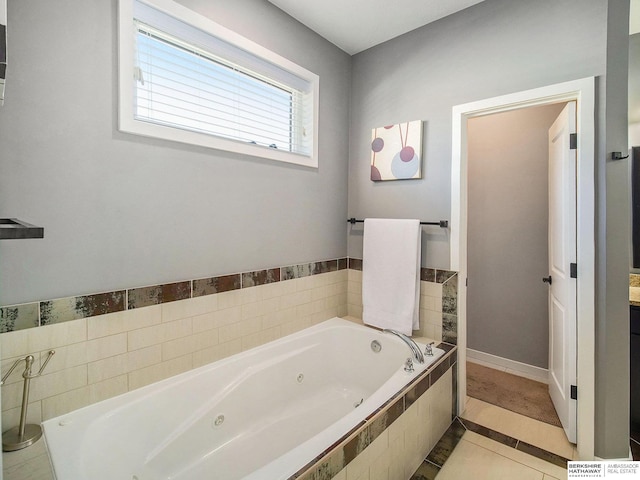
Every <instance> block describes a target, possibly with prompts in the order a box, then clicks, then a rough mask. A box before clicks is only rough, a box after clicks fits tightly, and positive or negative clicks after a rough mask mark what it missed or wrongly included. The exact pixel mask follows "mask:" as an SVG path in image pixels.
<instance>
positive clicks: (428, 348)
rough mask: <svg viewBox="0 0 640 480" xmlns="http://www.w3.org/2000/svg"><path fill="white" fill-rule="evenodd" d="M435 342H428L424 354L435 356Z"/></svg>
mask: <svg viewBox="0 0 640 480" xmlns="http://www.w3.org/2000/svg"><path fill="white" fill-rule="evenodd" d="M434 343H435V342H431V343H427V345H426V346H425V347H424V354H425V355H426V356H428V357H433V344H434Z"/></svg>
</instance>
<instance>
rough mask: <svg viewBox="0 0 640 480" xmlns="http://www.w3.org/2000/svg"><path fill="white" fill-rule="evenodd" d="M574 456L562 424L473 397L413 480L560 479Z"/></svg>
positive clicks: (564, 476) (575, 455)
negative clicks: (545, 420) (555, 423)
mask: <svg viewBox="0 0 640 480" xmlns="http://www.w3.org/2000/svg"><path fill="white" fill-rule="evenodd" d="M574 458H577V452H576V449H575V446H574V445H572V444H571V443H569V441H568V440H567V439H566V437H565V435H564V432H563V430H562V429H561V428H559V427H554V426H552V425H548V424H546V423H543V422H539V421H537V420H533V419H531V418H529V417H525V416H523V415H519V414H517V413H514V412H511V411H509V410H505V409H503V408H500V407H497V406H495V405H491V404H488V403H485V402H482V401H480V400H477V399H475V398H469V397H468V398H467V407H466V409H465V412H464V414H463V417H462V418H461V419H456V420H455V421H454V422H453V423H452V425H451V427H450V428H449V430H448V431H447V433H446V434H445V435H444V436H443V438H442V439H441V440H440V442H438V445H436V447H435V448H434V450H433V451H432V452H431V453H430V454H429V456H428V457H427V459H426V460H425V462H424V463H423V464H422V465H421V466H420V468H419V469H418V470H417V471H416V473H415V474H414V475H413V477H412V480H433V479H435V478H436V477H437V480H453V479H462V478H473V479H474V480H500V479H512V478H518V480H528V479H532V480H533V479H535V480H553V479H558V480H559V479H565V478H567V470H566V462H567V460H572V459H574Z"/></svg>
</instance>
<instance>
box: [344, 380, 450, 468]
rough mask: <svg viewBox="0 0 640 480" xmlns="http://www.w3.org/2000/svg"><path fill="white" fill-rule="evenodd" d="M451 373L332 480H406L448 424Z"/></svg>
mask: <svg viewBox="0 0 640 480" xmlns="http://www.w3.org/2000/svg"><path fill="white" fill-rule="evenodd" d="M451 376H452V373H451V369H449V371H448V372H447V373H445V374H444V375H442V377H440V379H439V380H438V381H437V382H436V383H435V384H434V385H433V386H432V387H431V388H430V389H429V390H427V391H426V392H425V393H424V394H423V395H422V396H421V397H420V398H419V399H418V400H417V401H416V402H415V403H414V404H413V405H411V407H409V408H408V409H407V410H406V411H405V413H403V414H402V415H401V416H400V417H399V418H398V419H397V420H396V421H395V422H394V423H393V424H391V426H390V427H389V428H388V429H386V430H385V431H384V432H383V433H382V434H381V435H380V436H378V438H376V439H375V440H374V441H373V442H372V443H371V445H369V446H368V447H367V448H366V449H364V450H363V451H362V453H360V455H358V456H357V457H356V458H355V459H354V460H353V461H352V462H351V463H349V465H347V466H346V467H345V468H344V469H343V470H342V471H341V472H340V473H338V475H336V476H335V477H334V480H388V479H407V478H410V477H411V476H412V475H413V473H414V472H415V471H416V469H417V468H418V466H419V465H420V463H422V461H424V459H425V458H426V457H427V455H428V454H429V452H430V451H431V449H432V448H433V447H434V446H435V444H436V443H437V442H438V440H439V439H440V437H442V435H443V434H444V432H445V431H446V430H447V428H448V427H449V425H450V424H451V405H452V402H451V396H452V378H451Z"/></svg>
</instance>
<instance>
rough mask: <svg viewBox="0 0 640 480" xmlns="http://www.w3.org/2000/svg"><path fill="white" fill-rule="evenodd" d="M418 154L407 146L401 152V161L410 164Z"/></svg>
mask: <svg viewBox="0 0 640 480" xmlns="http://www.w3.org/2000/svg"><path fill="white" fill-rule="evenodd" d="M415 154H416V152H415V150H414V149H413V147H409V146H406V147H404V148H403V149H402V150H400V160H402V161H403V162H410V161H411V160H413V157H414V156H415Z"/></svg>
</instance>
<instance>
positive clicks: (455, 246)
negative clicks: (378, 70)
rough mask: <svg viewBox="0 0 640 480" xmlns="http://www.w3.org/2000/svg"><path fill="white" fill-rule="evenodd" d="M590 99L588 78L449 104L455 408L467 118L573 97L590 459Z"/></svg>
mask: <svg viewBox="0 0 640 480" xmlns="http://www.w3.org/2000/svg"><path fill="white" fill-rule="evenodd" d="M594 99H595V82H594V79H593V78H587V79H581V80H576V81H571V82H566V83H562V84H556V85H551V86H547V87H542V88H538V89H534V90H527V91H523V92H518V93H515V94H510V95H505V96H501V97H494V98H491V99H486V100H481V101H478V102H473V103H468V104H464V105H458V106H455V107H453V112H452V114H453V122H452V176H451V182H452V184H451V192H452V194H451V195H452V196H451V206H452V208H451V269H452V270H457V271H458V272H459V280H458V281H459V285H458V292H459V296H458V312H459V318H458V347H459V360H460V361H459V367H458V368H459V385H458V409H459V410H458V413H461V412H462V411H464V409H465V407H466V358H467V350H466V349H467V346H468V345H467V334H468V326H467V289H466V281H467V277H468V263H467V261H468V257H467V253H468V252H467V242H468V238H467V234H468V231H467V228H468V211H467V205H468V176H467V175H468V144H467V133H468V132H467V120H468V119H470V118H474V117H479V116H484V115H489V114H492V113H498V112H507V111H511V110H516V109H520V108H525V107H531V106H541V105H549V104H554V103H559V102H567V101H571V100H575V101H576V105H577V126H578V131H579V132H580V134H579V135H578V139H577V164H578V166H577V182H576V187H577V190H576V193H577V219H578V221H577V241H576V248H577V263H578V265H580V276H579V278H578V279H577V281H576V291H577V298H578V302H577V318H578V323H577V355H576V360H577V366H578V368H577V370H578V378H577V385H578V387H579V389H580V399H581V401H580V402H579V403H578V405H577V421H578V425H580V428H579V429H578V434H577V448H578V456H579V458H580V459H592V458H593V452H594V440H595V439H594V420H593V416H594V410H595V407H594V400H595V391H594V382H595V371H594V365H593V354H594V321H595V312H594V305H593V301H592V299H593V298H594V293H595V276H594V275H595V274H594V271H595V247H594V233H593V232H594V225H595V196H594V195H595V192H594V178H595V177H594V175H595V174H594V138H595V134H594Z"/></svg>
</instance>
